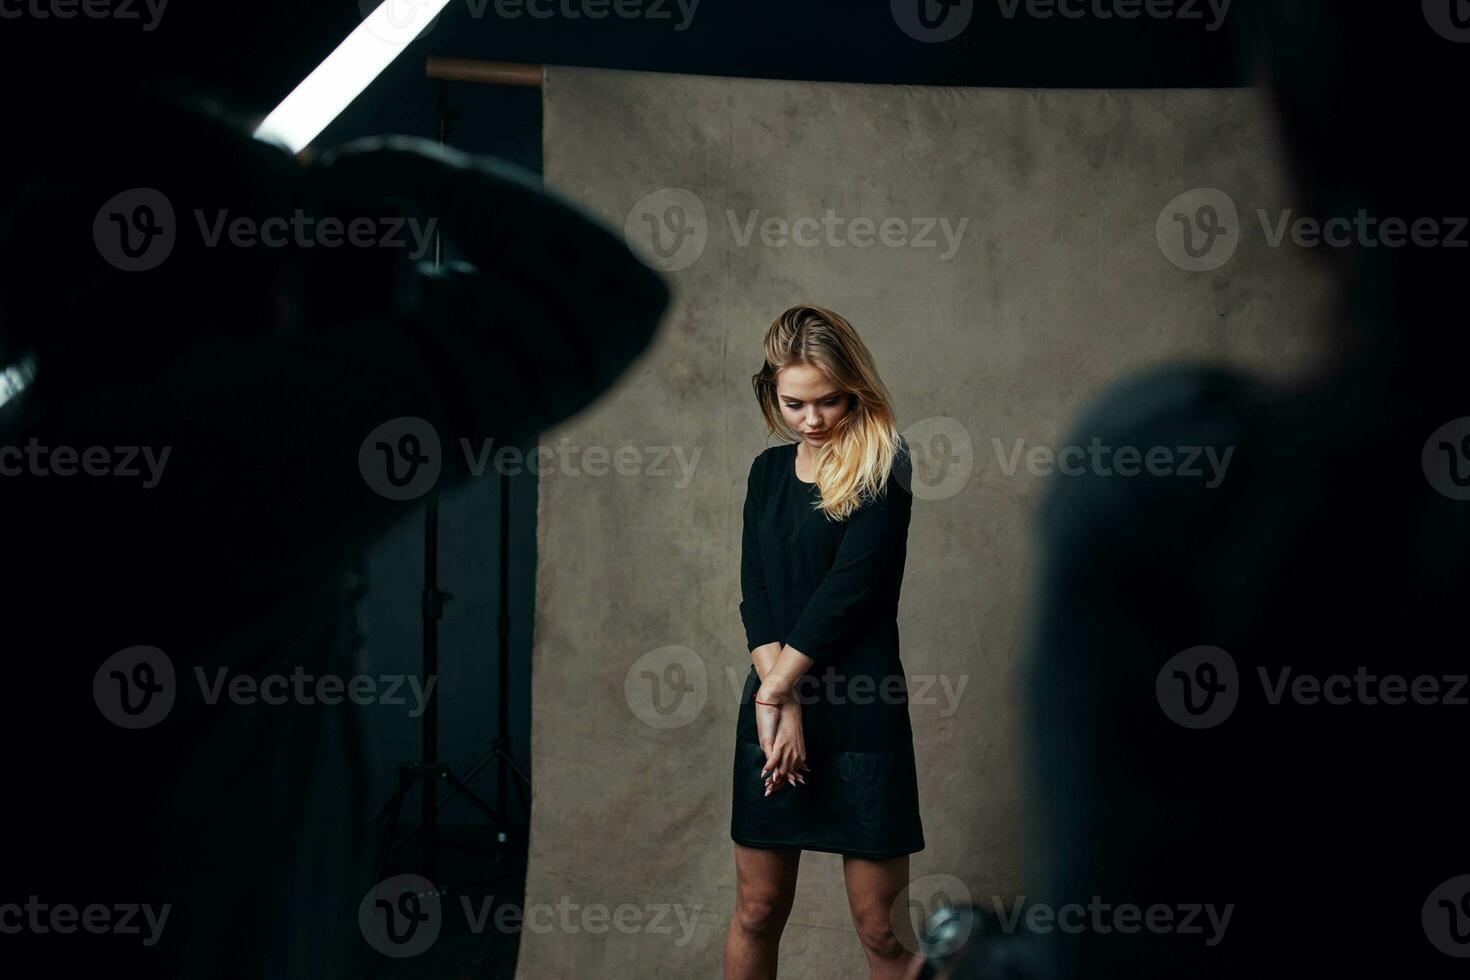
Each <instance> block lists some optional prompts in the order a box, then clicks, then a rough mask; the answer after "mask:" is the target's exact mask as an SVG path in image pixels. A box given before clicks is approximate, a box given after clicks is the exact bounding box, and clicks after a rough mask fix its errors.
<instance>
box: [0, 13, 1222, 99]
mask: <svg viewBox="0 0 1470 980" xmlns="http://www.w3.org/2000/svg"><path fill="white" fill-rule="evenodd" d="M91 2H93V3H99V4H101V5H102V6H103V7H104V8H109V6H110V9H115V10H117V11H119V12H120V13H121V12H122V11H124V10H128V11H129V12H130V13H132V14H135V15H136V16H135V17H134V18H133V19H125V18H121V17H113V18H107V19H96V18H88V17H83V16H76V17H73V18H71V19H68V20H62V19H58V18H56V17H55V16H50V17H39V16H36V15H35V14H34V13H28V12H26V11H33V10H36V9H39V10H43V11H44V10H46V9H54V8H56V7H59V6H60V5H61V4H62V3H63V0H7V3H6V5H5V12H6V13H5V16H4V17H3V19H0V44H3V45H4V49H5V50H4V54H3V56H0V70H3V73H4V79H5V82H6V86H7V94H8V95H14V94H16V93H20V94H21V100H20V101H21V102H22V103H24V107H25V108H31V109H36V110H39V111H43V112H46V113H50V114H52V115H56V114H60V115H61V116H63V117H64V115H65V113H66V112H67V111H68V108H69V107H79V106H81V105H84V104H85V103H86V102H87V101H88V96H89V95H98V94H104V93H112V92H117V91H121V90H124V89H126V88H127V87H129V86H130V85H131V84H132V83H133V82H134V81H135V80H138V79H149V78H165V79H179V80H187V81H188V83H189V84H191V85H199V86H203V87H208V88H210V89H213V90H215V91H217V92H219V93H221V94H223V95H225V96H227V97H228V98H229V99H230V100H231V101H233V102H235V103H236V104H237V105H239V106H240V107H241V108H245V109H247V110H253V111H263V110H264V109H266V108H269V106H270V105H273V104H274V102H275V101H276V100H277V99H279V98H280V97H281V96H282V95H284V94H285V93H286V92H287V91H289V90H290V88H291V87H292V86H293V85H294V84H295V82H296V81H298V80H299V79H300V78H301V77H302V76H303V75H304V74H305V73H306V72H307V71H309V70H310V69H311V68H312V67H313V66H314V65H315V64H317V63H318V62H319V61H320V60H321V59H322V58H323V57H324V56H325V55H326V54H327V53H328V52H330V51H331V50H332V48H333V47H335V46H336V44H337V43H338V41H340V40H341V39H342V38H343V37H344V36H345V35H346V34H347V33H348V32H349V31H350V30H351V29H352V28H353V27H354V26H355V25H356V24H357V23H358V22H359V21H360V19H361V16H362V14H361V11H360V9H359V5H358V4H357V3H356V2H354V0H333V2H331V3H321V2H316V3H308V2H302V0H296V2H288V0H252V2H249V3H239V2H235V3H231V2H228V0H162V2H163V7H162V13H161V14H160V15H159V16H158V17H157V18H156V23H155V24H154V26H153V29H151V30H149V29H146V28H147V25H148V23H149V21H150V15H149V14H148V13H147V4H148V3H149V2H150V0H91ZM151 2H152V3H153V4H154V5H155V7H156V6H158V5H159V3H160V0H151ZM362 2H363V4H364V5H368V6H369V7H370V6H371V4H372V3H373V2H374V0H362ZM393 2H395V3H411V2H414V0H393ZM599 2H600V3H601V4H602V8H603V9H607V10H610V11H611V10H616V9H624V10H639V11H643V12H644V14H643V15H642V16H637V17H627V16H616V15H610V16H607V17H605V18H603V19H598V20H594V19H590V18H588V17H586V16H580V17H571V16H567V14H566V13H564V12H562V11H565V10H567V9H570V10H571V11H572V12H573V13H576V12H578V11H585V10H589V9H594V10H595V9H597V4H598V3H599ZM920 2H923V3H926V4H930V5H932V6H930V7H929V8H928V9H929V11H930V12H933V11H935V10H938V9H939V7H938V2H937V0H841V2H839V0H683V3H684V4H685V6H686V7H689V6H691V5H692V14H689V15H686V14H685V13H684V10H683V8H681V6H680V0H498V3H497V0H453V2H452V3H451V5H450V7H449V8H448V9H447V10H446V11H445V13H444V14H442V15H441V17H440V19H439V21H438V22H436V24H435V26H434V27H433V28H432V29H431V30H430V31H429V32H428V34H427V35H426V36H425V37H424V38H423V39H422V40H421V41H420V42H419V43H417V44H415V45H414V46H413V47H412V48H410V50H409V52H408V53H407V54H406V55H405V57H406V58H416V59H420V60H421V59H422V57H423V56H424V55H428V54H444V55H455V56H462V57H472V58H484V59H492V60H503V61H527V62H541V63H549V64H567V65H589V66H598V67H610V68H630V69H640V70H649V71H668V72H686V73H696V74H711V75H736V76H750V77H766V78H799V79H810V80H821V81H861V82H896V83H908V84H933V85H998V86H1047V87H1160V86H1164V87H1172V86H1180V87H1194V86H1220V85H1233V84H1241V79H1240V78H1238V77H1237V73H1236V71H1235V70H1234V69H1233V67H1232V61H1231V57H1230V50H1229V46H1230V39H1229V37H1228V35H1229V26H1230V20H1229V18H1228V17H1227V18H1226V21H1225V26H1224V27H1220V26H1218V25H1213V22H1214V21H1215V19H1216V18H1215V15H1214V14H1213V13H1212V12H1211V7H1210V4H1209V0H1146V2H1145V0H1132V2H1133V3H1134V4H1135V6H1136V7H1138V8H1144V7H1146V6H1152V5H1155V4H1158V5H1160V6H1159V7H1157V8H1156V9H1167V10H1173V11H1175V13H1174V15H1172V16H1169V17H1148V16H1140V17H1137V18H1135V19H1131V20H1124V19H1120V18H1118V17H1107V16H1105V14H1106V11H1105V10H1099V9H1098V8H1099V7H1101V6H1103V4H1102V2H1101V0H1029V4H1028V0H945V2H946V3H949V4H951V5H955V6H954V10H953V11H951V16H954V15H955V13H956V12H961V13H962V12H963V11H965V10H969V11H970V14H971V17H970V20H969V22H968V24H967V26H966V27H965V28H964V29H963V30H962V31H961V32H960V33H959V35H958V36H957V37H955V38H954V39H953V40H949V41H944V42H942V43H924V42H921V41H918V40H915V39H914V37H912V36H910V34H908V33H905V31H904V30H903V29H901V28H900V26H899V21H900V19H902V18H904V17H905V16H908V15H909V14H912V13H913V12H914V11H915V10H916V9H917V4H918V3H920ZM1129 2H1130V0H1107V3H1106V7H1107V8H1109V9H1114V8H1117V7H1122V6H1126V5H1127V4H1128V3H1129ZM528 3H529V4H532V5H534V6H535V8H536V9H538V10H540V11H543V12H552V13H553V16H549V17H533V16H531V15H530V13H529V12H527V9H526V4H528ZM1059 3H1060V4H1061V5H1062V6H1063V7H1065V8H1066V9H1067V10H1068V11H1069V12H1070V13H1072V14H1077V13H1081V14H1082V16H1062V15H1061V14H1060V13H1058V12H1056V5H1057V4H1059ZM624 4H626V5H627V6H615V5H624ZM905 4H907V5H908V7H907V9H908V14H906V13H905V7H904V5H905ZM1028 10H1034V11H1035V12H1036V13H1040V14H1045V13H1046V11H1048V10H1051V11H1052V13H1051V15H1050V16H1036V15H1035V14H1030V13H1027V11H1028ZM16 11H20V12H21V16H18V17H17V16H12V14H13V13H14V12H16ZM498 11H499V12H498ZM1008 12H1009V14H1010V15H1009V16H1007V13H1008ZM1183 12H1187V13H1189V14H1191V15H1193V16H1189V17H1186V16H1181V13H1183ZM511 13H515V14H517V15H516V16H510V15H509V14H511ZM681 25H682V29H681ZM1212 25H1213V26H1212ZM7 101H9V100H7Z"/></svg>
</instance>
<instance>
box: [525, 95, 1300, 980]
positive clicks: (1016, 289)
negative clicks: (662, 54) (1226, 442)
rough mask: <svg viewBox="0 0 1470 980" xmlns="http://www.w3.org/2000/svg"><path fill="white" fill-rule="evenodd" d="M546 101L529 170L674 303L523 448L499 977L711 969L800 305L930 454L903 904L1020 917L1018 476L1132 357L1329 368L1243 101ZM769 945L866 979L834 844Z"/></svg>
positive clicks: (1029, 509) (1025, 531) (906, 636)
mask: <svg viewBox="0 0 1470 980" xmlns="http://www.w3.org/2000/svg"><path fill="white" fill-rule="evenodd" d="M544 100H545V131H544V149H545V167H546V179H547V183H548V184H549V185H550V186H552V187H554V188H556V189H558V190H559V191H561V192H563V193H565V194H567V195H569V196H570V197H572V198H573V199H575V200H577V201H580V202H582V203H583V204H584V205H586V206H587V207H588V208H589V209H591V210H592V211H593V212H595V213H596V214H598V215H600V216H601V217H602V218H604V219H606V221H607V222H608V223H609V224H610V225H612V226H613V227H615V228H619V229H625V230H626V233H627V234H628V236H629V239H630V241H631V242H633V243H634V244H635V247H637V248H639V249H640V250H642V251H643V252H645V254H647V255H648V257H649V261H650V262H651V263H653V264H656V265H658V266H659V267H661V268H663V269H665V270H666V272H667V275H668V277H669V279H670V281H671V283H672V284H673V286H674V289H675V291H676V300H675V305H674V307H673V309H672V312H671V314H670V316H669V317H668V319H667V321H666V323H665V326H664V330H663V333H662V336H661V337H660V339H659V340H658V342H657V343H656V346H655V347H654V349H653V350H652V351H651V352H650V353H649V354H648V356H646V357H645V358H644V359H643V360H641V361H640V362H639V363H638V364H637V365H636V366H635V368H634V369H633V370H632V371H631V372H630V373H629V374H628V375H627V376H626V377H625V378H624V379H623V380H622V381H621V382H620V384H619V385H618V386H617V388H616V389H615V390H614V391H613V392H611V393H610V394H609V395H608V396H607V397H605V398H604V399H602V400H601V401H600V402H599V403H598V404H597V405H596V406H594V407H593V408H592V409H590V410H589V411H587V412H586V413H584V414H583V415H582V416H580V417H578V418H577V419H574V420H572V421H571V422H569V423H567V424H565V425H563V426H561V427H560V428H558V429H556V430H554V431H551V432H548V433H546V434H545V435H544V436H543V438H542V441H541V444H542V446H543V448H544V449H546V450H547V451H549V452H554V453H557V454H558V455H556V456H554V457H552V456H546V457H544V458H545V459H546V463H545V465H543V466H542V475H541V482H540V511H539V517H538V524H539V530H538V538H539V550H540V561H539V571H538V573H537V581H536V620H535V644H534V650H535V652H534V660H535V662H534V667H533V678H534V679H533V692H532V696H533V699H534V705H533V715H532V717H533V719H534V722H533V730H532V752H533V755H534V781H535V794H536V796H535V813H534V819H533V823H532V830H531V841H530V866H529V874H528V880H527V886H526V896H525V907H526V912H527V919H526V920H525V923H524V925H523V926H522V929H523V936H522V946H521V953H520V962H519V969H518V973H517V975H518V976H520V977H526V978H535V980H542V978H547V977H574V978H583V977H630V978H631V977H646V976H649V975H660V974H661V975H666V976H675V977H681V978H683V977H718V976H719V975H720V970H721V950H722V946H723V942H724V936H725V931H726V927H727V925H728V922H729V919H730V915H731V912H732V909H733V907H734V899H735V876H734V865H733V857H732V850H731V843H730V840H729V834H728V832H729V819H730V795H731V794H730V781H731V765H732V754H733V750H734V729H735V718H736V710H737V698H738V692H739V686H740V683H741V682H742V681H743V678H744V675H745V672H746V670H747V668H748V667H749V664H750V658H749V654H748V652H747V651H746V648H745V643H744V635H743V632H742V628H741V622H740V617H739V611H738V604H739V601H740V588H739V576H738V568H739V560H740V531H741V505H742V502H743V498H744V492H745V480H746V473H747V470H748V468H749V465H750V462H751V460H752V459H753V458H754V456H755V455H756V454H757V453H759V452H760V451H761V449H762V448H763V447H765V446H766V445H768V444H770V443H768V441H767V439H766V436H765V433H764V431H763V428H762V424H761V420H760V416H759V415H758V413H757V409H756V406H755V403H754V401H753V398H752V395H751V389H750V381H749V379H750V375H751V374H752V373H753V372H755V371H756V370H757V369H758V368H759V366H760V363H761V360H760V358H761V352H760V340H761V337H762V334H763V331H764V330H765V328H766V327H767V326H768V325H769V323H770V322H771V320H772V319H773V318H774V317H775V316H776V314H778V313H779V312H780V311H781V310H783V309H785V308H786V307H788V306H790V305H792V304H795V303H799V302H813V303H817V304H821V305H826V306H830V307H832V308H834V309H836V310H838V311H839V312H841V313H843V314H844V315H846V316H847V317H848V318H849V319H850V320H851V321H852V322H853V324H854V325H855V326H856V328H857V329H858V331H859V332H860V333H861V334H862V336H863V337H864V339H865V341H866V343H867V344H868V346H869V347H870V349H871V350H872V352H873V354H874V356H875V358H876V360H877V363H878V367H879V370H880V371H881V373H882V375H883V377H884V379H885V381H886V382H887V384H888V386H889V387H890V389H891V390H892V393H893V396H894V398H895V400H896V403H897V411H898V415H899V421H900V426H901V428H903V429H904V430H905V431H907V432H908V433H909V434H910V440H911V442H913V443H914V444H915V445H916V448H918V449H919V451H920V452H921V453H924V452H927V453H928V460H927V462H926V460H925V459H924V458H923V457H921V458H920V463H921V464H923V465H921V467H920V470H919V472H918V473H916V477H915V480H916V484H917V486H916V488H915V492H916V496H917V498H918V499H917V500H916V502H915V507H914V513H913V521H912V527H911V530H910V535H909V551H908V565H907V573H906V577H905V581H904V589H903V598H902V603H901V608H900V614H899V616H900V623H899V625H900V631H901V635H902V643H903V649H902V658H903V663H904V666H905V671H906V673H907V675H908V677H909V689H910V696H911V697H915V703H913V704H912V705H911V707H910V714H911V717H912V720H913V727H914V738H915V748H916V751H917V757H918V762H919V779H920V797H921V804H922V812H923V821H924V830H925V834H926V838H927V844H928V846H927V849H926V850H924V851H923V852H921V853H919V854H917V855H915V856H914V857H913V858H912V875H911V877H912V878H913V879H915V880H916V881H917V884H916V887H915V893H914V897H916V898H917V899H919V900H920V901H921V902H922V901H932V900H935V892H936V890H937V891H940V892H943V891H945V890H946V889H948V890H950V891H953V890H954V889H955V888H959V887H963V888H965V889H967V890H968V891H969V892H970V893H971V895H972V896H973V897H974V898H975V899H976V900H979V901H982V902H983V903H989V902H990V896H1000V897H1002V898H1003V899H1004V900H1006V901H1009V900H1010V899H1011V898H1013V897H1014V896H1015V895H1016V894H1017V893H1018V892H1019V891H1021V889H1022V887H1023V886H1022V881H1021V854H1020V835H1021V830H1022V821H1023V820H1024V816H1025V815H1024V813H1023V811H1022V809H1021V803H1020V799H1019V794H1018V780H1017V764H1018V763H1017V751H1018V720H1019V710H1020V707H1021V705H1020V703H1019V696H1018V693H1017V690H1016V679H1017V659H1018V653H1019V652H1020V649H1021V639H1022V637H1021V627H1022V619H1023V611H1024V607H1025V595H1026V587H1027V583H1028V579H1029V577H1030V575H1031V572H1032V564H1033V556H1032V553H1031V547H1030V545H1031V538H1030V533H1031V526H1030V521H1031V519H1032V513H1033V509H1034V505H1035V503H1036V501H1037V497H1038V494H1039V492H1040V491H1041V489H1042V483H1043V480H1044V479H1046V477H1044V476H1042V475H1039V473H1037V472H1032V471H1029V470H1028V467H1027V466H1026V465H1025V463H1024V462H1022V463H1021V465H1019V466H1018V467H1016V468H1015V469H1014V470H1013V471H1012V472H1010V473H1008V472H1007V468H1008V466H1009V457H1010V456H1011V454H1012V453H1014V452H1015V451H1016V448H1017V445H1018V443H1017V440H1023V442H1021V443H1020V444H1019V445H1020V446H1021V447H1022V448H1023V451H1024V450H1029V449H1031V448H1032V447H1034V446H1038V445H1039V446H1043V447H1048V448H1051V449H1055V448H1057V446H1058V444H1059V441H1060V440H1062V439H1063V438H1064V437H1065V434H1066V431H1067V423H1068V420H1069V419H1071V418H1072V416H1073V415H1074V413H1075V412H1076V411H1077V409H1078V407H1079V405H1080V404H1081V403H1082V402H1083V401H1084V400H1085V399H1087V398H1088V397H1089V396H1090V395H1091V394H1093V393H1095V392H1096V391H1097V390H1098V389H1099V388H1100V387H1101V386H1103V385H1105V384H1107V383H1108V382H1109V381H1110V380H1113V379H1116V378H1118V377H1119V376H1120V375H1123V374H1125V373H1126V372H1128V371H1130V370H1132V369H1135V368H1138V367H1140V366H1142V365H1146V364H1150V363H1154V362H1158V361H1161V360H1166V359H1170V358H1174V357H1181V356H1184V357H1189V356H1204V357H1211V358H1219V359H1224V360H1229V361H1234V362H1237V363H1243V364H1247V365H1251V366H1254V367H1258V368H1260V369H1262V370H1267V371H1281V370H1285V369H1288V368H1290V367H1292V366H1293V365H1297V364H1301V363H1303V362H1305V361H1306V360H1307V359H1309V358H1311V357H1313V356H1315V352H1316V344H1317V343H1318V341H1317V340H1316V339H1315V338H1316V334H1315V333H1314V326H1313V324H1314V321H1315V320H1316V318H1317V317H1318V316H1319V314H1320V312H1321V310H1322V309H1323V307H1324V305H1325V304H1326V302H1327V301H1328V299H1329V297H1328V291H1327V288H1326V286H1325V284H1324V279H1323V278H1322V275H1321V273H1320V271H1319V269H1318V265H1319V263H1316V262H1314V261H1313V260H1312V257H1311V256H1310V255H1308V254H1307V253H1306V252H1305V251H1303V250H1302V249H1299V248H1292V247H1291V246H1290V245H1289V244H1287V245H1284V246H1282V247H1273V246H1271V244H1270V243H1269V241H1268V239H1267V238H1266V236H1265V234H1264V232H1263V231H1262V228H1261V225H1260V221H1259V217H1258V215H1257V213H1256V212H1257V209H1265V210H1266V211H1267V212H1268V213H1269V214H1270V216H1271V221H1272V222H1273V223H1274V222H1275V221H1276V220H1277V219H1279V217H1280V215H1281V213H1282V209H1285V208H1289V207H1291V206H1292V202H1291V200H1290V199H1289V191H1288V190H1287V188H1286V186H1285V181H1284V179H1283V178H1282V177H1281V176H1280V174H1279V167H1278V165H1277V163H1276V161H1277V157H1278V151H1277V150H1276V145H1277V141H1276V140H1275V138H1274V135H1273V133H1272V132H1271V129H1270V126H1269V125H1268V123H1267V121H1266V116H1265V113H1264V105H1263V101H1262V99H1261V98H1260V96H1259V94H1258V93H1257V92H1255V91H1251V90H1215V91H1180V90H1150V91H1080V90H1015V89H964V88H929V87H909V86H878V85H852V84H818V83H807V82H785V81H761V80H743V79H727V78H709V77H696V76H681V75H670V74H645V73H633V72H613V71H602V70H590V69H567V68H548V69H547V72H546V80H545V90H544ZM1209 189H1214V190H1215V191H1219V192H1223V193H1224V194H1225V195H1227V197H1228V203H1225V202H1222V201H1221V199H1220V197H1219V195H1218V194H1212V192H1211V191H1210V190H1209ZM1180 195H1185V197H1184V198H1183V199H1182V200H1178V201H1176V198H1179V196H1180ZM1171 202H1174V203H1173V204H1172V205H1171ZM1206 204H1219V205H1221V207H1217V208H1216V210H1215V212H1214V214H1215V215H1216V216H1217V217H1218V220H1216V221H1214V222H1211V224H1212V226H1218V228H1219V232H1220V233H1219V234H1218V235H1217V236H1216V238H1217V241H1216V245H1215V246H1214V247H1212V248H1211V249H1210V250H1209V251H1208V252H1207V253H1206V254H1204V255H1202V256H1199V257H1191V256H1190V255H1189V253H1187V252H1185V251H1184V250H1183V246H1182V236H1181V234H1180V231H1179V229H1180V228H1182V225H1181V224H1180V219H1179V218H1177V217H1175V215H1176V214H1184V215H1186V216H1187V217H1189V218H1190V220H1192V221H1194V220H1198V221H1206V222H1208V221H1209V219H1210V214H1209V213H1208V212H1206V211H1202V210H1201V208H1202V207H1203V205H1206ZM1231 205H1233V206H1234V207H1235V208H1236V209H1237V214H1238V217H1237V216H1231V215H1228V214H1227V213H1225V212H1224V211H1223V210H1222V208H1223V207H1228V206H1231ZM770 219H778V220H777V221H776V222H772V221H771V220H770ZM800 219H807V220H806V221H805V222H800ZM863 219H865V220H863ZM946 221H947V222H948V223H949V229H950V237H949V238H946V236H945V233H944V231H943V228H944V224H943V223H944V222H946ZM799 222H800V223H799ZM823 222H825V224H824V223H823ZM885 222H886V224H885ZM961 222H964V224H963V226H961ZM1227 223H1228V225H1229V227H1226V225H1227ZM783 225H784V228H783ZM1171 228H1172V229H1175V230H1174V231H1173V232H1171V231H1170V230H1169V229H1171ZM1232 228H1233V235H1234V239H1233V240H1232V237H1231V236H1232ZM655 229H656V230H657V231H658V234H659V239H658V240H657V242H655V239H654V237H653V236H654V230H655ZM1161 229H1162V233H1161ZM957 231H958V232H960V233H959V234H958V235H956V234H955V233H956V232H957ZM1195 232H1196V237H1195V239H1194V241H1195V244H1196V245H1199V246H1201V248H1203V245H1204V244H1206V239H1204V238H1203V237H1200V236H1201V235H1202V234H1203V233H1202V232H1201V230H1200V228H1199V227H1198V226H1196V228H1195ZM955 239H957V244H956V243H955V241H954V240H955ZM1176 239H1177V240H1176ZM1222 250H1223V251H1222ZM1211 265H1214V266H1217V267H1214V268H1209V267H1208V266H1211ZM569 288H571V287H569ZM940 460H948V463H947V464H943V463H940V462H939V461H940ZM1052 478H1056V477H1052ZM921 688H923V693H924V694H925V695H927V702H928V703H919V700H920V699H918V698H917V697H916V696H917V695H918V694H919V693H920V690H921ZM751 778H758V777H756V776H754V775H752V776H751ZM781 957H782V964H781V969H782V976H783V977H792V978H813V980H814V978H832V980H836V978H844V980H848V978H852V977H858V976H866V975H867V974H866V971H865V968H864V960H863V956H862V953H861V950H860V948H859V946H858V943H857V939H856V936H855V934H854V932H853V929H852V924H851V919H850V914H849V911H848V905H847V900H846V897H845V894H844V891H843V883H842V866H841V858H840V857H838V856H836V855H830V854H819V853H811V852H809V853H807V854H805V855H804V857H803V860H802V866H801V877H800V884H799V887H798V890H797V896H796V904H795V908H794V910H793V912H792V915H791V920H790V923H789V925H788V926H787V929H786V933H785V938H784V940H783V942H782V947H781Z"/></svg>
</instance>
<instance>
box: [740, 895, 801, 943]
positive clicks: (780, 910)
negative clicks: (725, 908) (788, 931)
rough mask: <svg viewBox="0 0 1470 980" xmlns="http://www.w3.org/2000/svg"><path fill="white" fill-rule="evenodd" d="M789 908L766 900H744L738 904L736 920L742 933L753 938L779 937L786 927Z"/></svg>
mask: <svg viewBox="0 0 1470 980" xmlns="http://www.w3.org/2000/svg"><path fill="white" fill-rule="evenodd" d="M790 911H791V909H790V907H789V906H784V905H782V904H781V903H780V902H776V901H770V900H766V899H746V900H744V901H742V902H740V906H739V909H738V910H737V912H736V918H737V920H738V921H739V923H740V928H741V930H742V931H744V932H747V933H749V934H751V935H753V936H774V935H780V933H781V930H782V928H784V927H785V925H786V916H787V915H788V914H789V913H790Z"/></svg>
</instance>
